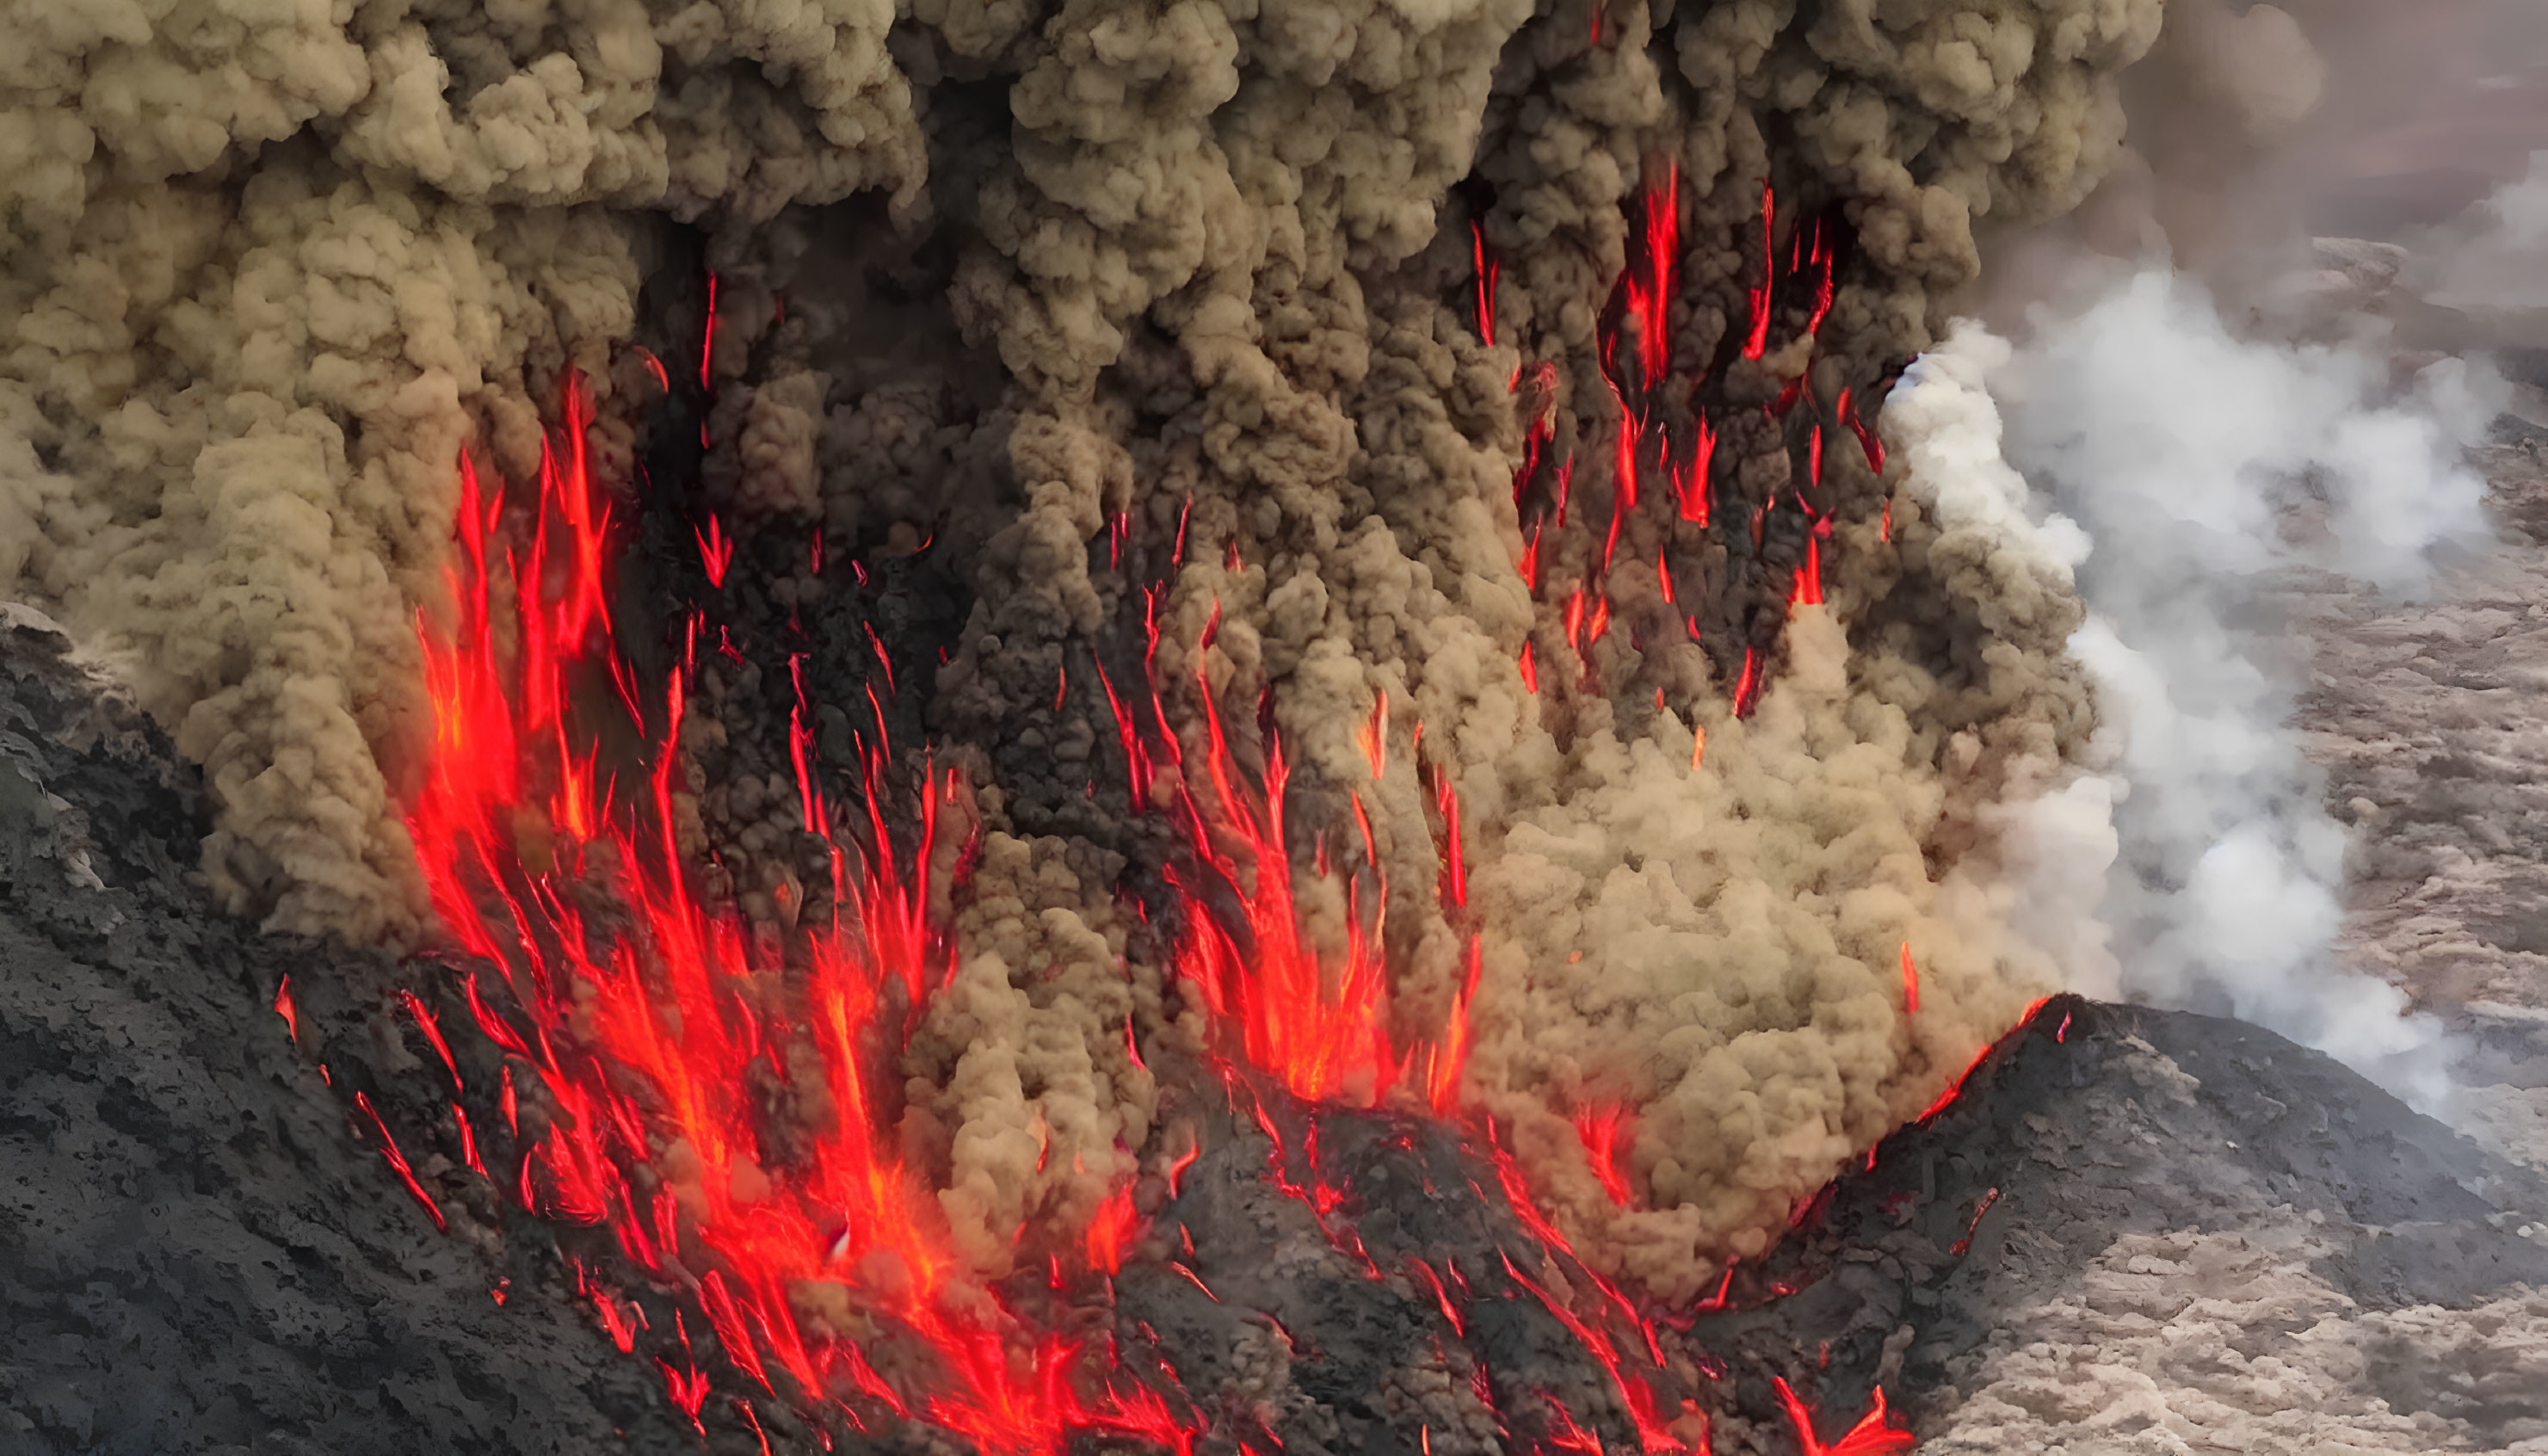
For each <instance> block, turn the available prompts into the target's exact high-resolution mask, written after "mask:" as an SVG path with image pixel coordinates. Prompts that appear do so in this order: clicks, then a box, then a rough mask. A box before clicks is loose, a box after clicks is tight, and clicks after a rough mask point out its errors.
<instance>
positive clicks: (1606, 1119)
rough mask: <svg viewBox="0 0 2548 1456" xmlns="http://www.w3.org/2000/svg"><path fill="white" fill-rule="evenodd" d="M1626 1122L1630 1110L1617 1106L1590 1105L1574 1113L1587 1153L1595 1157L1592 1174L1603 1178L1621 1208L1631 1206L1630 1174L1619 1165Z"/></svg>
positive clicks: (1602, 1184) (1605, 1190)
mask: <svg viewBox="0 0 2548 1456" xmlns="http://www.w3.org/2000/svg"><path fill="white" fill-rule="evenodd" d="M1627 1123H1628V1110H1627V1109H1626V1108H1624V1107H1620V1106H1617V1105H1612V1106H1608V1107H1600V1108H1587V1109H1585V1110H1584V1111H1582V1112H1579V1113H1577V1114H1576V1115H1575V1133H1576V1136H1577V1137H1579V1138H1583V1139H1584V1155H1585V1156H1586V1157H1588V1158H1590V1159H1592V1176H1593V1177H1595V1178H1597V1179H1599V1180H1600V1182H1601V1191H1602V1192H1604V1193H1607V1194H1608V1195H1610V1202H1612V1203H1615V1204H1617V1205H1618V1206H1619V1207H1621V1208H1626V1207H1628V1206H1629V1196H1628V1176H1627V1173H1626V1171H1625V1170H1624V1169H1622V1168H1621V1167H1620V1166H1619V1156H1620V1153H1621V1151H1622V1149H1621V1147H1620V1146H1619V1138H1620V1135H1621V1134H1622V1133H1623V1132H1625V1131H1626V1129H1627Z"/></svg>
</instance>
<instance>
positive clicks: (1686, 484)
mask: <svg viewBox="0 0 2548 1456" xmlns="http://www.w3.org/2000/svg"><path fill="white" fill-rule="evenodd" d="M1715 464H1716V430H1715V428H1714V427H1713V426H1711V425H1710V424H1709V423H1708V422H1707V416H1706V415H1704V414H1702V415H1700V416H1699V417H1698V432H1697V435H1696V442H1695V446H1694V453H1692V454H1691V456H1690V460H1689V465H1688V468H1686V469H1685V470H1683V472H1682V477H1681V518H1682V519H1683V520H1685V521H1688V522H1689V523H1690V524H1691V525H1696V526H1703V525H1706V524H1707V482H1708V472H1709V471H1710V470H1711V469H1713V468H1714V467H1715Z"/></svg>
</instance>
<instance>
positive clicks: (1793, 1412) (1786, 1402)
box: [1772, 1376, 1916, 1456]
mask: <svg viewBox="0 0 2548 1456" xmlns="http://www.w3.org/2000/svg"><path fill="white" fill-rule="evenodd" d="M1772 1383H1773V1384H1774V1385H1775V1386H1776V1387H1777V1391H1778V1404H1779V1405H1780V1406H1782V1407H1784V1408H1785V1409H1786V1411H1787V1420H1788V1423H1789V1424H1791V1425H1792V1426H1794V1427H1795V1431H1796V1445H1797V1449H1798V1451H1799V1453H1800V1456H1889V1453H1891V1452H1895V1451H1908V1450H1910V1449H1911V1448H1912V1446H1913V1445H1914V1444H1916V1442H1915V1441H1914V1440H1913V1438H1912V1435H1911V1432H1909V1431H1907V1430H1904V1429H1902V1428H1901V1427H1899V1426H1897V1425H1895V1424H1894V1423H1893V1415H1892V1412H1891V1411H1889V1410H1886V1409H1885V1406H1884V1387H1882V1386H1877V1387H1876V1388H1875V1395H1874V1398H1873V1400H1872V1402H1871V1403H1870V1404H1869V1406H1868V1408H1867V1411H1866V1413H1865V1415H1862V1416H1860V1417H1859V1418H1858V1423H1857V1424H1856V1425H1853V1426H1851V1427H1850V1428H1849V1432H1848V1434H1846V1435H1844V1436H1842V1437H1841V1438H1840V1439H1839V1440H1837V1441H1833V1442H1831V1443H1829V1444H1828V1445H1826V1444H1825V1443H1824V1442H1823V1441H1822V1439H1821V1438H1820V1437H1818V1436H1816V1435H1815V1434H1814V1417H1813V1412H1812V1411H1810V1410H1806V1409H1805V1403H1804V1402H1802V1401H1800V1400H1798V1399H1796V1393H1795V1391H1794V1390H1793V1389H1792V1388H1790V1387H1789V1386H1788V1384H1787V1381H1786V1377H1784V1376H1774V1377H1772Z"/></svg>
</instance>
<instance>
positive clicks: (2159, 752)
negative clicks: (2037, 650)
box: [1923, 271, 2499, 1100]
mask: <svg viewBox="0 0 2548 1456" xmlns="http://www.w3.org/2000/svg"><path fill="white" fill-rule="evenodd" d="M1923 367H1924V368H1929V367H1937V368H1941V369H1948V370H1952V371H1953V372H1954V373H1956V374H1958V375H1960V376H1962V377H1964V378H1965V379H1967V380H1968V381H1969V383H1970V385H1971V386H1972V387H1974V388H1976V389H1979V388H1981V387H1983V386H1984V384H1985V381H1986V382H1987V388H1988V389H1989V390H1991V391H1992V392H1993V393H1995V394H1996V395H1997V396H1999V397H2000V400H2001V402H2002V403H2003V404H2004V405H2005V407H2006V409H2007V411H2008V417H2009V437H2008V440H2007V445H2006V454H2007V458H2008V459H2009V460H2010V461H2013V462H2015V463H2016V464H2018V465H2019V466H2021V467H2023V468H2024V470H2025V471H2026V476H2027V478H2028V479H2030V480H2032V481H2034V482H2035V483H2036V484H2037V485H2038V486H2039V487H2040V488H2042V490H2043V492H2044V496H2043V499H2042V501H2041V506H2042V507H2043V508H2049V509H2051V510H2054V511H2057V512H2060V513H2059V514H2055V515H2053V516H2051V517H2050V520H2051V522H2052V524H2053V525H2054V526H2055V527H2056V528H2059V529H2062V530H2065V531H2068V532H2071V533H2079V532H2080V531H2081V529H2082V528H2084V534H2077V535H2076V550H2077V560H2078V561H2079V563H2080V566H2079V577H2080V588H2081V592H2082V594H2083V595H2084V596H2085V597H2086V599H2087V602H2088V605H2089V608H2090V613H2091V614H2090V616H2089V618H2088V621H2087V623H2086V625H2085V627H2084V628H2083V629H2082V630H2081V632H2080V633H2079V635H2078V636H2077V638H2076V639H2074V642H2073V647H2074V649H2075V650H2076V651H2077V653H2078V654H2079V656H2080V657H2081V658H2082V659H2083V660H2084V661H2085V662H2086V663H2087V665H2088V667H2089V669H2090V671H2091V672H2092V673H2093V674H2094V675H2095V678H2096V681H2097V683H2098V686H2099V691H2100V694H2101V697H2102V698H2103V700H2104V707H2105V710H2106V711H2105V716H2106V719H2107V723H2108V726H2109V728H2110V730H2111V732H2112V735H2113V738H2114V742H2115V748H2114V751H2113V753H2112V755H2111V756H2110V762H2111V767H2112V768H2113V771H2114V774H2115V775H2116V776H2115V779H2114V785H2115V787H2114V791H2113V792H2112V795H2111V797H2112V798H2113V799H2115V800H2119V801H2120V803H2119V806H2118V807H2116V809H2115V812H2114V821H2113V823H2114V830H2115V831H2116V832H2119V833H2120V837H2121V869H2122V872H2120V873H2118V874H2116V875H2115V876H2114V877H2113V882H2112V891H2111V894H2110V895H2109V896H2108V898H2107V899H2106V901H2105V907H2104V914H2105V916H2106V917H2107V918H2109V919H2111V920H2112V922H2113V925H2114V932H2115V935H2116V938H2117V940H2118V941H2119V942H2120V943H2121V945H2122V946H2124V947H2128V948H2129V950H2130V955H2129V956H2127V957H2126V958H2125V959H2124V961H2123V962H2122V964H2120V965H2117V964H2116V963H2114V962H2113V961H2112V960H2111V959H2103V958H2100V957H2086V958H2079V959H2074V961H2073V966H2072V974H2073V977H2074V980H2076V981H2077V982H2079V983H2080V984H2082V985H2083V986H2085V987H2086V988H2087V989H2089V990H2091V991H2093V992H2095V993H2098V994H2103V995H2108V996H2112V995H2116V994H2118V993H2124V994H2129V995H2132V996H2134V997H2137V998H2144V999H2151V1000H2155V1001H2158V1002H2159V1003H2161V1004H2168V1005H2193V1006H2198V1007H2207V1006H2208V1007H2213V1008H2218V1009H2225V1010H2228V1011H2230V1012H2233V1013H2234V1014H2236V1015H2238V1016H2240V1017H2243V1018H2246V1019H2248V1020H2252V1021H2256V1022H2259V1023H2262V1024H2264V1025H2267V1026H2271V1027H2275V1028H2277V1029H2279V1030H2282V1031H2284V1032H2286V1033H2287V1034H2289V1035H2292V1036H2294V1037H2296V1038H2300V1039H2303V1040H2307V1041H2309V1042H2311V1043H2312V1044H2314V1045H2316V1046H2319V1047H2322V1048H2324V1049H2326V1050H2328V1051H2330V1052H2332V1053H2334V1054H2335V1055H2337V1056H2340V1057H2342V1058H2344V1059H2345V1060H2347V1061H2350V1062H2352V1063H2354V1064H2355V1065H2357V1066H2360V1067H2362V1068H2364V1069H2365V1070H2367V1071H2372V1072H2374V1073H2375V1074H2382V1075H2385V1076H2387V1077H2388V1078H2390V1079H2392V1080H2393V1081H2395V1082H2397V1083H2398V1084H2399V1085H2400V1086H2401V1087H2402V1089H2404V1090H2406V1091H2408V1092H2410V1093H2411V1094H2413V1095H2419V1096H2422V1097H2424V1098H2426V1099H2428V1100H2429V1099H2430V1098H2432V1097H2433V1096H2435V1095H2437V1094H2438V1093H2439V1092H2440V1090H2441V1082H2440V1078H2441V1066H2440V1061H2439V1051H2440V1046H2439V1041H2440V1028H2439V1025H2438V1024H2437V1023H2435V1022H2433V1021H2432V1020H2431V1019H2430V1018H2416V1019H2402V1015H2403V1011H2404V1008H2405V1006H2406V997H2405V995H2404V993H2403V992H2401V991H2399V990H2397V989H2396V988H2394V987H2392V986H2390V985H2389V984H2388V983H2386V982H2385V981H2382V980H2379V979H2377V978H2375V977H2371V976H2368V975H2365V974H2362V973H2361V972H2359V971H2357V970H2352V969H2347V968H2344V967H2341V966H2339V965H2337V964H2335V963H2334V960H2333V956H2334V952H2333V950H2332V947H2331V942H2332V940H2333V938H2334V936H2335V933H2336V930H2337V926H2338V923H2339V921H2340V919H2341V914H2342V908H2341V904H2340V896H2341V893H2342V890H2343V885H2344V876H2345V856H2346V843H2345V834H2344V831H2343V829H2342V828H2341V827H2340V826H2339V825H2338V824H2336V822H2335V821H2334V820H2333V819H2332V818H2330V817H2329V815H2328V813H2327V810H2326V807H2325V804H2324V792H2323V788H2322V785H2321V783H2320V778H2319V775H2318V774H2317V773H2316V771H2314V770H2313V769H2312V768H2311V767H2310V766H2309V764H2308V763H2307V762H2306V760H2305V759H2304V758H2303V756H2302V752H2301V743H2300V740H2299V736H2298V735H2297V734H2296V733H2295V732H2293V731H2292V730H2291V729H2290V728H2289V727H2288V726H2287V724H2288V720H2289V718H2290V716H2291V711H2292V706H2293V702H2294V700H2295V698H2296V696H2297V694H2298V693H2299V692H2300V691H2301V690H2302V688H2303V687H2304V686H2305V685H2306V683H2307V668H2306V652H2307V649H2306V647H2305V645H2303V644H2301V643H2298V642H2296V641H2294V640H2292V639H2291V638H2290V637H2289V636H2288V635H2287V634H2286V633H2285V632H2284V631H2282V630H2280V629H2279V628H2278V625H2277V622H2276V620H2275V618H2276V606H2275V597H2276V592H2278V591H2288V590H2289V589H2290V588H2292V587H2293V586H2295V585H2298V584H2299V583H2300V582H2302V581H2304V580H2307V579H2309V578H2311V577H2320V578H2326V579H2333V580H2343V581H2350V582H2353V583H2357V584H2359V585H2360V588H2361V589H2364V590H2371V591H2378V592H2388V593H2390V594H2393V595H2399V594H2407V595H2412V593H2414V592H2418V591H2420V590H2421V589H2422V588H2423V587H2424V586H2425V585H2426V582H2427V579H2428V576H2429V561H2428V553H2429V551H2430V549H2431V548H2432V547H2433V546H2434V545H2435V544H2436V543H2439V542H2444V541H2449V540H2452V539H2454V538H2460V539H2475V538H2476V537H2477V536H2478V533H2479V532H2480V530H2481V529H2482V527H2483V525H2484V519H2483V515H2482V511H2481V500H2483V497H2484V494H2485V483H2484V481H2483V480H2482V479H2481V478H2479V476H2478V475H2477V474H2476V473H2475V472H2474V471H2473V470H2472V469H2471V468H2470V467H2469V465H2468V464H2467V461H2466V458H2465V456H2466V451H2467V449H2468V447H2469V446H2470V445H2472V444H2473V443H2475V442H2476V441H2478V440H2480V439H2482V438H2483V437H2484V435H2485V431H2486V427H2487V424H2488V423H2489V421H2491V420H2492V419H2493V418H2494V417H2495V414H2496V412H2497V408H2498V404H2499V402H2497V401H2496V400H2494V399H2493V398H2491V396H2492V394H2493V393H2495V392H2496V390H2497V386H2496V385H2495V384H2493V383H2491V382H2490V381H2489V380H2488V379H2487V378H2486V377H2485V376H2484V374H2483V372H2482V371H2475V370H2472V369H2471V368H2470V367H2469V366H2467V365H2465V364H2463V363H2462V362H2461V361H2459V360H2455V359H2454V360H2444V361H2441V362H2438V363H2434V364H2432V365H2430V366H2429V367H2428V368H2426V369H2424V370H2423V371H2422V372H2421V373H2420V374H2418V375H2416V376H2414V377H2413V378H2412V380H2409V381H2407V382H2406V383H2405V385H2404V387H2403V388H2402V387H2401V385H2400V384H2399V383H2398V382H2397V381H2395V380H2393V377H2392V369H2391V366H2390V364H2389V361H2388V360H2387V359H2386V358H2385V357H2384V356H2381V355H2378V354H2375V353H2373V352H2370V351H2368V350H2359V349H2348V348H2330V347H2322V346H2315V345H2313V346H2289V345H2278V344H2276V343H2273V342H2271V341H2268V340H2242V339H2239V338H2237V337H2234V336H2233V335H2232V334H2231V333H2230V332H2229V329H2228V328H2227V327H2226V326H2225V324H2224V323H2223V321H2222V320H2221V318H2219V316H2218V315H2217V314H2216V313H2215V311H2214V308H2213V304H2212V301H2211V299H2210V298H2209V296H2208V295H2206V294H2205V293H2204V292H2203V290H2202V289H2200V288H2199V287H2197V286H2196V285H2194V284H2192V283H2190V282H2187V281H2185V280H2182V279H2179V278H2177V277H2174V276H2172V275H2170V274H2168V273H2166V272H2163V271H2142V272H2138V273H2132V272H2128V271H2127V272H2122V273H2119V274H2117V275H2116V276H2115V277H2113V278H2112V279H2110V280H2109V281H2108V282H2107V284H2106V285H2105V286H2104V287H2103V288H2102V289H2101V290H2099V291H2098V292H2096V293H2095V294H2094V295H2093V296H2092V297H2091V298H2090V299H2089V300H2088V301H2087V302H2086V303H2084V304H2083V305H2081V306H2079V307H2078V308H2077V309H2076V310H2075V312H2072V311H2061V310H2053V309H2046V310H2043V311H2041V312H2040V313H2039V315H2038V317H2037V318H2036V320H2035V330H2034V332H2033V334H2032V336H2031V337H2030V338H2029V339H2028V341H2027V343H2026V344H2025V345H2024V347H2022V348H2013V347H2012V346H2011V345H2009V344H2008V343H2006V342H2004V341H2002V340H1999V339H1997V338H1995V337H1993V336H1991V335H1989V334H1987V333H1985V332H1982V331H1980V330H1979V329H1978V327H1972V326H1967V328H1966V329H1965V330H1964V331H1962V332H1959V333H1958V334H1956V337H1955V338H1954V339H1953V340H1951V341H1950V343H1949V344H1948V345H1947V346H1946V347H1945V349H1943V350H1942V351H1941V353H1940V354H1938V355H1936V356H1933V358H1932V359H1931V360H1930V361H1925V362H1924V366H1923ZM1977 398H1978V397H1977ZM1978 412H1979V413H1980V414H1981V415H1982V416H1983V417H1984V418H1985V420H1986V423H1987V426H1988V428H1987V430H1986V431H1985V433H1987V434H1995V433H1996V429H1997V423H1998V421H1997V418H1996V414H1995V412H1994V411H1993V410H1992V409H1990V405H1989V402H1988V401H1987V400H1983V401H1981V403H1980V406H1979V409H1978ZM1992 443H1996V442H1995V441H1994V442H1992ZM2074 521H2075V524H2074V523H2073V522H2074ZM2092 543H2093V544H2092ZM2096 782H2097V780H2096V779H2094V778H2083V779H2081V780H2079V781H2078V782H2077V783H2075V784H2074V785H2072V788H2071V793H2070V797H2072V798H2077V799H2082V800H2089V799H2096V798H2099V797H2103V796H2104V795H2103V794H2101V792H2100V790H2099V789H2097V788H2096V787H2094V785H2095V784H2096ZM2083 806H2084V807H2088V808H2091V809H2092V810H2093V808H2094V807H2096V806H2094V805H2083ZM2098 818H2099V816H2098V815H2097V814H2096V813H2094V812H2088V813H2083V814H2082V815H2080V816H2079V817H2078V818H2077V820H2076V821H2075V823H2076V825H2077V826H2078V827H2079V828H2081V829H2083V830H2085V831H2086V833H2085V834H2084V835H2081V836H2077V837H2074V838H2073V839H2072V840H2071V842H2072V843H2076V844H2093V843H2094V842H2095V835H2094V830H2095V827H2096V825H2097V821H2098ZM2115 853H2116V847H2115V844H2114V842H2113V841H2112V840H2108V841H2106V843H2105V844H2104V846H2103V851H2102V854H2101V855H2098V854H2092V855H2088V856H2081V857H2075V858H2073V859H2071V860H2070V861H2069V863H2071V864H2073V865H2076V866H2077V867H2078V868H2079V869H2080V870H2082V871H2084V872H2083V873H2081V874H2077V875H2072V876H2068V877H2066V882H2068V883H2070V884H2073V885H2077V886H2080V887H2082V888H2083V889H2086V890H2087V891H2088V892H2087V893H2086V894H2085V895H2084V896H2082V897H2074V903H2077V904H2078V905H2079V908H2081V909H2083V910H2090V911H2093V910H2094V907H2095V905H2096V899H2097V896H2096V894H2095V892H2094V889H2093V887H2094V886H2095V885H2096V883H2097V874H2098V872H2099V871H2100V870H2102V869H2103V868H2104V867H2105V866H2104V865H2102V864H2100V863H2099V861H2100V860H2101V859H2112V858H2113V857H2114V855H2115ZM2060 863H2062V861H2061V858H2060V857H2058V856H2039V857H2035V858H2034V859H2033V861H2032V864H2033V866H2034V867H2035V869H2036V870H2037V871H2038V872H2044V871H2047V870H2048V869H2050V868H2051V867H2052V866H2053V865H2058V864H2060ZM2094 918H2095V917H2094V915H2093V914H2086V915H2080V916H2078V917H2076V918H2075V919H2071V918H2069V917H2065V919H2067V920H2069V923H2072V924H2084V923H2087V922H2089V921H2091V920H2093V919H2094Z"/></svg>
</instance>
